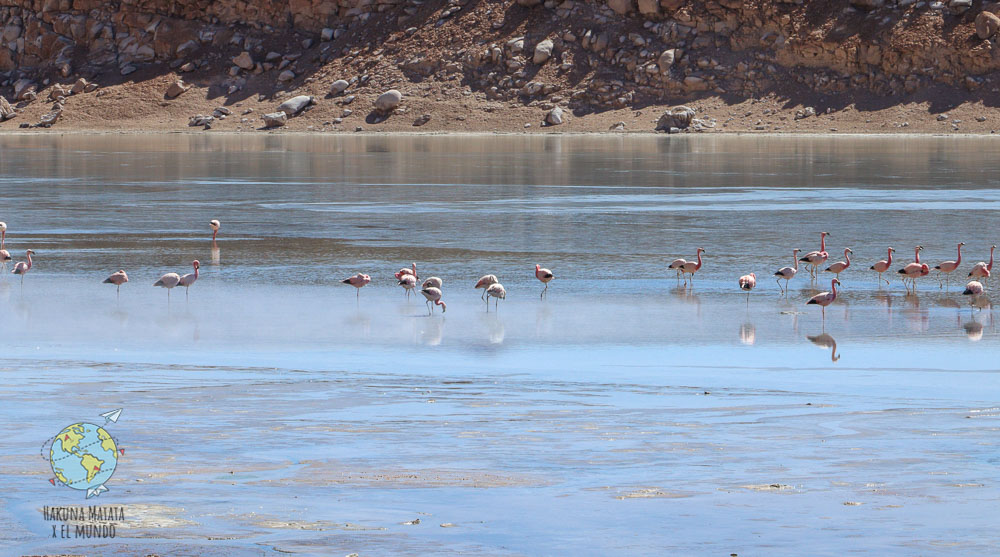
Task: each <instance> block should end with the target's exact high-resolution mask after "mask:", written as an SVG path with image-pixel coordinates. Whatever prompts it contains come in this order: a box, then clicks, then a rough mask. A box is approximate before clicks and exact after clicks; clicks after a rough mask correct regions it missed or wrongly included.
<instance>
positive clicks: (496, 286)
mask: <svg viewBox="0 0 1000 557" xmlns="http://www.w3.org/2000/svg"><path fill="white" fill-rule="evenodd" d="M490 296H492V297H494V298H496V302H495V303H494V304H493V305H494V307H493V309H499V305H500V300H506V299H507V289H505V288H504V287H503V285H502V284H500V283H499V282H494V283H493V284H491V285H489V287H487V288H486V313H489V312H490Z"/></svg>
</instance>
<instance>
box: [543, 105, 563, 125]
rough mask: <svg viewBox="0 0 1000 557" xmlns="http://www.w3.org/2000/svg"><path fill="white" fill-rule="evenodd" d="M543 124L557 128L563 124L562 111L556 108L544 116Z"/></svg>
mask: <svg viewBox="0 0 1000 557" xmlns="http://www.w3.org/2000/svg"><path fill="white" fill-rule="evenodd" d="M545 123H546V124H548V125H550V126H558V125H559V124H562V123H563V111H562V109H561V108H559V107H558V106H557V107H555V108H553V109H552V110H550V111H549V113H548V114H546V115H545Z"/></svg>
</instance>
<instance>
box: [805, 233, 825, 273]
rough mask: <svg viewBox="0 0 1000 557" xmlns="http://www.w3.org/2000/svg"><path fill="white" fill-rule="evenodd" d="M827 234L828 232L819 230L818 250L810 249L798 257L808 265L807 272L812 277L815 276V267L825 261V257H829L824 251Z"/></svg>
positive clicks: (817, 267)
mask: <svg viewBox="0 0 1000 557" xmlns="http://www.w3.org/2000/svg"><path fill="white" fill-rule="evenodd" d="M829 235H830V233H829V232H820V233H819V251H811V252H809V253H807V254H805V256H804V257H802V258H801V259H799V261H802V262H803V263H805V264H807V265H809V274H810V275H811V276H812V277H813V278H816V269H819V266H820V265H822V264H823V263H825V262H826V259H827V258H828V257H830V254H828V253H826V237H827V236H829Z"/></svg>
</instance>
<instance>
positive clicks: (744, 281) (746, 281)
mask: <svg viewBox="0 0 1000 557" xmlns="http://www.w3.org/2000/svg"><path fill="white" fill-rule="evenodd" d="M739 285H740V290H743V291H744V292H746V293H747V305H748V306H749V305H750V291H751V290H753V289H754V287H755V286H757V275H756V274H755V273H750V274H749V275H743V276H742V277H740V280H739Z"/></svg>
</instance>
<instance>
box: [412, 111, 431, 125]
mask: <svg viewBox="0 0 1000 557" xmlns="http://www.w3.org/2000/svg"><path fill="white" fill-rule="evenodd" d="M430 121H431V115H430V114H423V115H421V116H420V118H417V119H416V120H414V121H413V125H414V126H416V127H420V126H422V125H424V124H426V123H427V122H430Z"/></svg>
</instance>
